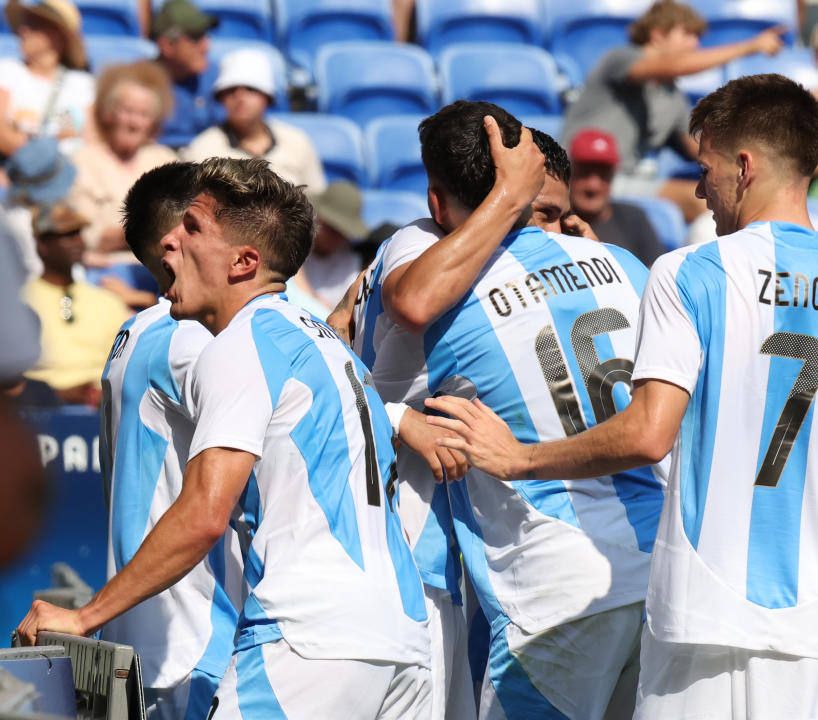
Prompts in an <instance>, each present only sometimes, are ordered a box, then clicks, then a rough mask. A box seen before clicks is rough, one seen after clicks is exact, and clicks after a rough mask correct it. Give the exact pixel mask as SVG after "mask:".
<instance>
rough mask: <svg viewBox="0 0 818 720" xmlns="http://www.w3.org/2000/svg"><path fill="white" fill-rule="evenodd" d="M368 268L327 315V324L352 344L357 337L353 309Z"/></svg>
mask: <svg viewBox="0 0 818 720" xmlns="http://www.w3.org/2000/svg"><path fill="white" fill-rule="evenodd" d="M365 274H366V269H364V270H361V272H360V273H358V277H357V278H355V281H354V282H353V283H352V285H350V286H349V287H348V288H347V291H346V292H345V293H344V296H343V297H342V298H341V300H340V302H339V303H338V304H337V305H336V306H335V310H333V311H332V312H331V313H330V314H329V316H328V317H327V325H329V326H330V327H331V328H332V329H333V330H335V332H336V333H337V334H338V336H339V337H340V338H341V339H342V340H343V341H344V342H345V343H346V344H347V345H352V340H353V338H354V337H355V328H354V327H353V326H352V309H353V307H354V306H355V298H356V297H357V296H358V291H359V289H360V287H361V283H362V282H363V278H364V275H365Z"/></svg>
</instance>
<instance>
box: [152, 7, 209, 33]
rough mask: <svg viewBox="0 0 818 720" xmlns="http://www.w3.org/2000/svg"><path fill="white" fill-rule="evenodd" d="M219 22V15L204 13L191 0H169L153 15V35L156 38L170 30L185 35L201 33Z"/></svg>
mask: <svg viewBox="0 0 818 720" xmlns="http://www.w3.org/2000/svg"><path fill="white" fill-rule="evenodd" d="M218 24H219V19H218V18H217V17H215V16H214V15H207V14H206V13H203V12H202V11H201V10H199V8H197V7H196V6H195V5H194V4H193V3H192V2H190V0H167V2H166V3H165V4H164V5H162V7H161V8H160V9H159V12H157V13H156V14H155V15H154V16H153V21H152V22H151V37H152V38H153V39H154V40H155V39H156V38H158V37H159V36H160V35H164V34H165V33H166V32H168V31H170V30H177V31H179V32H181V33H184V34H185V35H200V34H204V33H206V32H207V31H208V30H210V29H212V28H214V27H216V26H217V25H218Z"/></svg>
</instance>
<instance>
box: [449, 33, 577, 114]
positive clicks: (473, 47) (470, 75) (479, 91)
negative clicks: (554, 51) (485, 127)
mask: <svg viewBox="0 0 818 720" xmlns="http://www.w3.org/2000/svg"><path fill="white" fill-rule="evenodd" d="M440 82H441V95H442V100H443V104H444V105H445V104H448V103H450V102H454V101H455V100H459V99H463V100H485V101H488V102H493V103H496V104H497V105H499V106H500V107H502V108H505V109H506V110H508V111H509V112H510V113H511V114H512V115H536V114H551V113H559V112H560V110H561V103H560V96H559V90H560V79H559V74H558V71H557V66H556V64H555V62H554V59H553V58H552V57H551V56H550V55H549V54H548V53H547V52H545V50H542V49H541V48H536V47H531V46H526V45H513V44H510V43H483V44H480V45H477V44H474V43H461V44H459V45H451V46H449V47H448V48H446V50H444V51H443V52H442V53H441V55H440Z"/></svg>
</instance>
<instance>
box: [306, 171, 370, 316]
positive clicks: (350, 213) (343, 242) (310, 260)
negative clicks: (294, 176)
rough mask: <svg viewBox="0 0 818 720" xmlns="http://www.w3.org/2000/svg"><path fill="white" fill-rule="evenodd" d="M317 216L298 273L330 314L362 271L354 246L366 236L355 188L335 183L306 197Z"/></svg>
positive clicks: (342, 183)
mask: <svg viewBox="0 0 818 720" xmlns="http://www.w3.org/2000/svg"><path fill="white" fill-rule="evenodd" d="M310 201H311V202H312V204H313V207H315V213H316V215H317V216H318V233H317V234H316V236H315V242H314V243H313V246H312V252H311V253H310V254H309V256H308V257H307V259H306V261H305V262H304V264H303V265H302V266H301V272H302V273H303V275H304V277H305V278H306V280H307V283H309V287H310V288H312V290H313V291H314V292H315V295H316V296H317V297H318V299H319V300H321V302H323V303H324V305H326V306H327V309H328V310H332V309H333V308H334V307H335V306H336V305H337V304H338V302H339V301H340V299H341V298H342V297H343V296H344V293H345V292H346V291H347V288H348V287H349V286H350V285H351V284H352V283H353V281H354V280H355V279H356V278H357V277H358V273H360V272H361V270H362V269H363V257H362V255H361V253H360V252H359V251H358V247H356V246H354V245H353V243H355V244H356V245H357V244H358V242H359V241H361V240H363V239H364V238H366V237H367V235H368V234H369V228H367V226H366V224H365V223H364V221H363V220H362V219H361V207H362V198H361V193H360V191H359V190H358V188H357V187H355V185H353V184H352V183H350V182H345V181H336V182H332V183H330V185H329V187H328V188H327V189H326V190H325V191H324V192H323V193H320V194H318V195H314V194H313V195H310Z"/></svg>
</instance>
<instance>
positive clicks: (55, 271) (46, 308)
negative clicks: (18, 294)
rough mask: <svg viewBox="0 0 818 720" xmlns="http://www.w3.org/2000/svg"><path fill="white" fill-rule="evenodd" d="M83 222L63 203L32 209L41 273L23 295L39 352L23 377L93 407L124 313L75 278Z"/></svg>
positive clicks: (117, 302) (108, 298) (109, 297)
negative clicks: (37, 329)
mask: <svg viewBox="0 0 818 720" xmlns="http://www.w3.org/2000/svg"><path fill="white" fill-rule="evenodd" d="M87 224H88V221H87V220H86V219H85V218H84V217H82V216H81V215H79V214H78V213H77V212H76V211H75V210H73V209H72V208H71V207H69V206H68V205H66V204H64V203H57V204H55V205H49V206H43V207H40V208H38V209H36V210H35V211H34V216H33V219H32V228H33V230H34V238H35V241H36V246H37V254H38V255H39V256H40V259H41V260H42V262H43V273H42V275H41V276H40V277H38V278H35V279H34V280H32V281H31V282H30V283H28V285H26V287H25V289H24V292H23V296H24V299H25V300H26V302H27V303H28V304H29V305H30V306H31V308H32V309H33V310H34V311H35V312H36V313H37V315H38V316H39V318H40V324H41V326H42V335H41V344H42V354H41V356H40V359H39V360H38V361H37V363H36V364H35V365H34V367H32V368H31V369H30V370H28V371H27V372H26V376H27V377H30V378H31V379H33V380H41V381H43V382H45V383H48V385H50V386H51V387H52V388H53V389H54V390H56V391H57V394H58V395H59V396H60V397H61V398H62V399H63V401H65V402H68V403H87V404H90V405H97V404H98V403H99V400H100V381H99V378H100V375H101V374H102V368H103V367H104V366H105V358H106V357H107V355H108V349H109V348H110V347H111V343H112V342H113V339H114V337H115V336H116V334H117V332H118V330H119V326H120V325H121V324H122V323H123V322H124V321H125V319H126V318H127V317H128V314H129V313H128V308H127V307H126V306H125V304H124V303H123V302H122V301H121V300H120V299H119V298H118V297H117V296H116V295H114V294H113V293H111V292H109V291H107V290H103V289H101V288H97V287H94V286H93V285H89V284H88V283H86V282H75V281H74V278H73V276H72V269H73V267H74V265H75V264H76V263H79V262H81V260H82V253H83V250H84V249H85V244H84V243H83V241H82V235H81V231H82V229H83V228H84V227H85V226H86V225H87Z"/></svg>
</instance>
